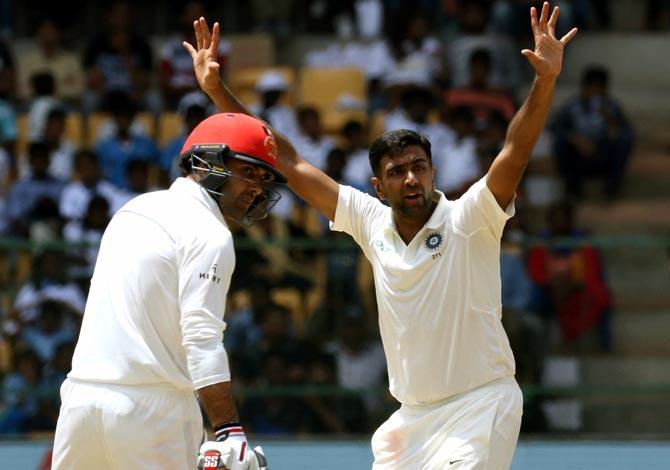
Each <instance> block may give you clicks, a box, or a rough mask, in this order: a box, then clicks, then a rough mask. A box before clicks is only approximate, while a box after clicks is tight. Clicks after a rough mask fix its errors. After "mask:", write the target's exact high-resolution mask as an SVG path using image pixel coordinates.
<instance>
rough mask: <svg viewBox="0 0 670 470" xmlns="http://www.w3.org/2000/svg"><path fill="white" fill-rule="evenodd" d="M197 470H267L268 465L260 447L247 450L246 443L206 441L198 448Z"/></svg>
mask: <svg viewBox="0 0 670 470" xmlns="http://www.w3.org/2000/svg"><path fill="white" fill-rule="evenodd" d="M198 468H199V469H201V470H214V469H226V470H267V468H268V463H267V460H266V458H265V454H264V453H263V448H262V447H261V446H256V447H254V448H253V449H249V447H248V445H247V443H246V442H239V441H223V442H218V441H207V442H205V443H204V444H203V445H202V446H200V455H198Z"/></svg>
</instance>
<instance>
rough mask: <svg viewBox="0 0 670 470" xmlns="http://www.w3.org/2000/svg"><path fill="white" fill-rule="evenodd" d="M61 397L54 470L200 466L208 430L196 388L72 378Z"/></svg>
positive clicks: (121, 469)
mask: <svg viewBox="0 0 670 470" xmlns="http://www.w3.org/2000/svg"><path fill="white" fill-rule="evenodd" d="M61 401H62V404H61V408H60V415H59V416H58V424H57V425H56V436H55V440H54V450H53V463H52V467H51V468H52V469H54V470H75V469H76V470H79V469H81V470H84V469H86V470H91V469H96V470H100V469H118V470H132V469H138V470H139V469H141V470H148V469H161V470H164V469H166V468H169V469H189V470H192V469H194V468H196V462H197V457H198V450H199V448H200V444H201V443H202V442H203V437H204V435H205V434H204V428H203V423H202V414H201V412H200V408H199V406H198V401H197V399H196V397H195V393H194V392H193V391H182V390H179V389H176V388H171V387H167V386H160V385H157V386H153V385H151V386H144V385H142V386H139V385H138V386H130V385H113V384H96V383H91V382H77V381H73V380H70V379H66V380H65V382H63V385H62V386H61Z"/></svg>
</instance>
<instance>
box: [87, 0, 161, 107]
mask: <svg viewBox="0 0 670 470" xmlns="http://www.w3.org/2000/svg"><path fill="white" fill-rule="evenodd" d="M132 18H133V14H132V7H131V5H130V2H127V1H115V2H113V3H112V4H111V6H110V7H109V10H108V11H107V13H106V15H105V20H106V27H105V28H104V31H103V32H102V33H100V34H99V35H97V36H95V37H94V38H93V39H92V40H91V42H90V43H89V44H88V46H87V47H86V51H85V53H84V67H85V69H86V74H87V76H88V78H87V87H86V91H85V93H84V96H83V98H82V107H83V111H84V112H85V113H90V112H93V111H100V110H101V109H102V107H103V105H104V97H105V96H106V95H107V93H109V92H112V91H121V92H124V93H127V94H129V95H130V96H132V98H133V99H134V100H135V101H136V102H137V103H139V104H140V105H141V107H142V108H143V109H146V110H148V111H151V112H152V113H154V114H156V115H157V114H159V113H160V111H161V109H162V103H161V98H160V93H158V91H157V90H153V89H152V88H151V74H152V70H153V55H152V51H151V46H150V45H149V44H148V43H147V42H146V40H145V39H144V38H143V37H142V36H141V35H139V34H138V33H137V32H135V31H133V20H132Z"/></svg>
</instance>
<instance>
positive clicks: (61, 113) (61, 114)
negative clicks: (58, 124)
mask: <svg viewBox="0 0 670 470" xmlns="http://www.w3.org/2000/svg"><path fill="white" fill-rule="evenodd" d="M65 116H67V113H66V112H65V109H63V108H61V107H60V106H55V107H53V108H51V109H50V110H49V113H48V114H47V122H49V121H51V120H52V119H61V120H65Z"/></svg>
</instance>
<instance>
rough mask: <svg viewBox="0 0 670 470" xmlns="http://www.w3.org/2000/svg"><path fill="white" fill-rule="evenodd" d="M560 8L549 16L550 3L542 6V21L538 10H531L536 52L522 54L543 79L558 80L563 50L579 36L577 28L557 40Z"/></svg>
mask: <svg viewBox="0 0 670 470" xmlns="http://www.w3.org/2000/svg"><path fill="white" fill-rule="evenodd" d="M558 14H559V8H558V7H554V9H553V11H552V12H551V17H550V16H549V2H544V4H543V5H542V13H541V14H540V19H539V20H538V18H537V9H536V8H535V7H531V9H530V25H531V28H532V29H533V37H534V38H535V50H534V51H531V50H530V49H524V50H523V51H521V53H522V54H523V55H524V56H526V58H527V59H528V61H529V62H530V63H531V65H532V66H533V68H534V69H535V73H537V75H538V76H539V77H541V78H556V77H557V76H558V74H559V73H561V65H562V63H563V48H564V47H565V45H566V44H568V43H569V42H570V41H571V40H572V38H574V37H575V35H576V34H577V28H572V29H571V30H570V31H569V32H568V33H567V34H566V35H565V36H563V37H562V38H561V39H557V38H556V23H557V22H558Z"/></svg>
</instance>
